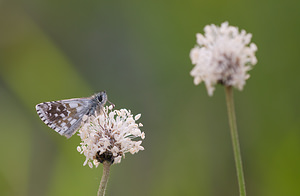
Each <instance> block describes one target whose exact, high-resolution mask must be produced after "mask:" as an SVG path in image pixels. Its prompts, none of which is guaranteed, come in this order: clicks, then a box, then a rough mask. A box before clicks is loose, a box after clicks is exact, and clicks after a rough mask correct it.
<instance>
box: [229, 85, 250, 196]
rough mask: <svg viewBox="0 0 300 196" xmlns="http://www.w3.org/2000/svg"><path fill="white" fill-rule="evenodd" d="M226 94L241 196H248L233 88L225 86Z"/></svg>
mask: <svg viewBox="0 0 300 196" xmlns="http://www.w3.org/2000/svg"><path fill="white" fill-rule="evenodd" d="M225 92H226V102H227V110H228V118H229V126H230V133H231V140H232V146H233V152H234V160H235V166H236V171H237V178H238V183H239V190H240V196H246V187H245V179H244V173H243V165H242V157H241V151H240V144H239V137H238V132H237V125H236V117H235V111H234V101H233V91H232V87H231V86H225Z"/></svg>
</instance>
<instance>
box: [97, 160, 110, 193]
mask: <svg viewBox="0 0 300 196" xmlns="http://www.w3.org/2000/svg"><path fill="white" fill-rule="evenodd" d="M102 165H103V174H102V178H101V182H100V185H99V190H98V193H97V196H104V195H105V189H106V185H107V181H108V176H109V169H110V166H111V163H110V162H109V161H103V164H102Z"/></svg>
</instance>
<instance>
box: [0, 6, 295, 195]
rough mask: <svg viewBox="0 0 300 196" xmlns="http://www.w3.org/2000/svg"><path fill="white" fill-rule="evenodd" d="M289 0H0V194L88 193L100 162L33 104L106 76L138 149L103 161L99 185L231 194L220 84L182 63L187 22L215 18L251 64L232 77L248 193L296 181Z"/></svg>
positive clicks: (102, 82)
mask: <svg viewBox="0 0 300 196" xmlns="http://www.w3.org/2000/svg"><path fill="white" fill-rule="evenodd" d="M299 10H300V1H296V0H287V1H281V0H265V1H261V0H252V1H237V0H228V1H222V0H212V1H203V0H198V1H196V0H187V1H183V0H164V1H148V0H143V1H141V0H126V1H124V0H85V1H82V0H63V1H61V0H1V1H0V129H1V141H0V153H1V154H0V156H1V158H0V195H1V196H41V195H46V196H52V195H55V196H59V195H96V192H97V189H98V184H99V182H100V178H101V173H102V167H98V168H97V169H95V168H94V169H90V168H89V167H88V166H85V167H84V166H82V164H83V162H84V160H85V158H84V156H83V155H80V154H79V153H78V152H77V150H76V147H77V145H78V144H79V142H80V139H79V137H78V136H73V137H72V138H71V139H68V140H67V139H66V138H64V137H61V136H60V135H59V134H57V133H56V132H54V131H53V130H51V129H50V128H48V127H47V126H46V125H44V124H43V123H42V121H41V120H40V119H39V118H38V115H37V114H36V112H35V105H36V104H37V103H40V102H44V101H52V100H60V99H65V98H74V97H86V96H90V95H92V94H93V93H95V92H98V91H101V90H106V91H107V93H108V96H109V100H110V101H111V102H113V103H114V104H116V108H117V109H120V108H128V109H131V110H132V112H133V113H134V114H138V113H141V114H142V118H141V119H140V120H139V122H142V123H143V124H144V127H143V131H145V133H146V139H145V141H144V142H143V146H144V147H145V151H141V152H139V153H138V154H136V155H134V156H133V155H130V154H129V155H127V156H126V158H125V159H123V160H122V162H121V164H118V165H113V167H112V169H111V176H110V181H109V184H108V189H107V195H108V196H109V195H122V196H126V195H130V196H133V195H134V196H135V195H136V196H140V195H144V196H153V195H154V196H156V195H158V196H160V195H166V196H168V195H172V196H174V195H179V196H180V195H204V196H229V195H230V196H232V195H238V185H237V180H236V172H235V167H234V158H233V153H232V146H231V139H230V132H229V126H228V122H227V115H226V114H227V113H226V112H227V111H226V107H225V106H226V105H225V99H224V98H225V95H224V89H223V87H221V86H218V87H217V89H216V91H215V93H214V96H213V97H208V95H207V92H206V89H205V87H204V85H203V84H201V85H199V86H194V84H193V78H192V77H190V76H189V72H190V70H191V69H192V67H193V66H192V65H191V62H190V59H189V52H190V50H191V48H192V47H193V46H194V45H195V43H196V38H195V34H196V33H197V32H200V33H202V32H203V28H204V26H205V25H207V24H211V23H215V24H218V25H220V24H221V23H222V22H223V21H229V23H230V24H231V25H234V26H239V28H240V29H245V30H246V31H247V32H250V33H252V34H253V39H252V41H253V42H254V43H256V44H257V46H258V52H257V58H258V64H257V65H256V66H255V68H254V69H253V70H252V71H251V72H250V74H251V78H250V79H249V80H248V81H247V84H246V86H245V89H244V90H243V91H242V92H239V91H235V101H236V102H235V104H236V112H237V120H238V129H239V136H240V143H241V150H242V157H243V164H244V171H245V178H246V186H247V192H248V195H255V196H258V195H264V196H269V195H270V196H295V195H300V189H299V183H300V168H299V166H300V156H299V155H300V120H299V117H300V112H299V110H300V102H299V95H300V87H299V71H300V66H299V62H300V55H299V54H300V49H299V44H300V36H299V35H300V12H299Z"/></svg>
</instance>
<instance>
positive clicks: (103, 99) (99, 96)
mask: <svg viewBox="0 0 300 196" xmlns="http://www.w3.org/2000/svg"><path fill="white" fill-rule="evenodd" d="M96 100H97V102H98V104H99V105H104V104H105V103H106V101H107V95H106V92H105V91H101V92H100V93H97V94H96Z"/></svg>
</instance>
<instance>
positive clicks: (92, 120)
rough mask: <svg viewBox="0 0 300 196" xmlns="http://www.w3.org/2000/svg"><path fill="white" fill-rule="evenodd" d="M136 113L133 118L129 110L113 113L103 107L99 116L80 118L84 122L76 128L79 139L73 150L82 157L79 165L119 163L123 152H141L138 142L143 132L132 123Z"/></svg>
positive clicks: (109, 108)
mask: <svg viewBox="0 0 300 196" xmlns="http://www.w3.org/2000/svg"><path fill="white" fill-rule="evenodd" d="M140 116H141V115H140V114H138V115H136V116H135V117H133V115H132V114H131V111H130V110H126V109H121V110H113V111H112V107H108V106H106V107H104V109H103V112H102V114H100V115H98V116H96V117H95V116H91V117H89V118H86V119H84V120H85V122H84V123H83V124H82V126H81V128H80V129H79V134H78V135H79V136H80V138H81V140H82V142H81V143H80V144H81V146H78V147H77V150H78V151H79V152H80V153H81V154H84V155H85V156H86V160H85V162H84V164H83V165H86V164H88V165H89V167H91V168H92V167H93V164H94V165H95V166H96V167H97V166H98V165H99V162H100V163H102V162H103V161H109V162H111V163H120V162H121V158H122V157H125V153H127V152H130V153H131V154H134V153H137V152H138V151H140V150H144V147H143V146H141V143H142V141H141V139H144V138H145V133H144V132H141V130H140V128H139V127H142V124H141V123H139V124H136V122H135V121H137V120H138V119H139V118H140Z"/></svg>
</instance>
